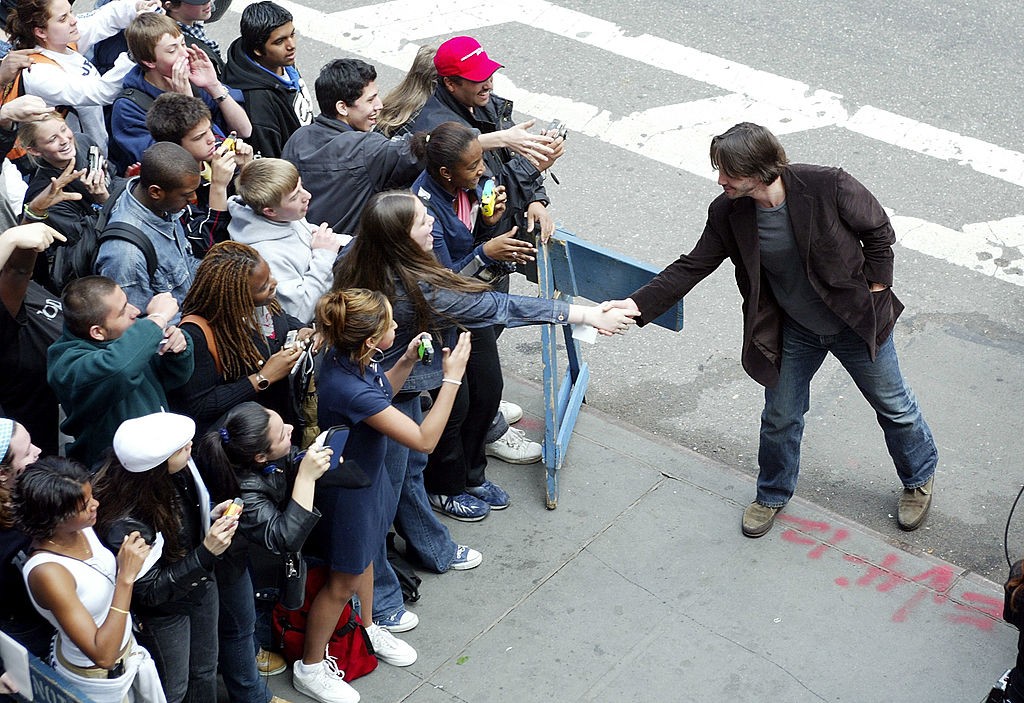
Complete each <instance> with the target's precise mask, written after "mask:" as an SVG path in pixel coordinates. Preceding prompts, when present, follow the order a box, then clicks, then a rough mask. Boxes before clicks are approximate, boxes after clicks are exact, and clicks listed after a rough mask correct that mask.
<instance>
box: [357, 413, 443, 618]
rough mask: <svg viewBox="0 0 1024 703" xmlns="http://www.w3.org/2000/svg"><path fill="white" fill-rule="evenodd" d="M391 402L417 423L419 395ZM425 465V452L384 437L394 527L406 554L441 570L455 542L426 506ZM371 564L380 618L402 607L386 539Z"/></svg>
mask: <svg viewBox="0 0 1024 703" xmlns="http://www.w3.org/2000/svg"><path fill="white" fill-rule="evenodd" d="M394 406H395V407H396V408H398V409H399V410H400V411H402V412H403V413H404V414H405V415H407V416H408V417H410V418H412V419H413V420H414V421H415V422H416V423H417V424H419V423H421V422H422V421H423V410H422V409H421V408H420V399H419V396H413V397H412V398H410V399H407V400H401V399H400V400H398V401H397V402H395V403H394ZM426 465H427V455H426V454H424V453H422V452H416V451H413V450H411V449H409V448H408V447H406V446H405V445H403V444H399V443H398V442H395V441H393V440H390V439H389V440H388V448H387V454H386V455H385V457H384V466H385V467H386V468H387V471H388V476H389V477H390V478H391V485H392V487H393V488H394V490H395V492H396V493H398V512H397V513H396V515H395V521H394V522H395V529H396V530H397V531H398V534H399V535H401V537H402V539H404V540H405V543H406V546H407V549H408V552H409V555H410V556H411V557H412V558H413V559H414V560H416V561H419V562H420V563H421V564H422V565H423V566H424V567H426V568H427V569H428V570H430V571H433V572H436V573H439V574H441V573H444V572H445V571H447V570H448V568H449V567H450V566H451V565H452V560H453V559H455V551H456V549H458V545H457V544H455V542H454V540H452V536H451V534H450V533H449V532H448V528H447V527H445V526H444V525H443V524H441V522H440V521H439V520H438V519H437V516H436V515H435V514H434V511H433V510H431V508H430V502H429V501H428V500H427V492H426V489H425V488H424V487H423V470H424V468H425V467H426ZM373 564H374V568H373V610H374V613H373V616H374V618H377V619H380V618H383V617H387V616H389V615H391V614H393V613H394V612H396V611H397V610H398V609H399V608H401V607H402V589H401V586H400V585H399V584H398V577H397V576H395V572H394V570H393V569H392V568H391V566H390V565H387V566H385V565H386V564H387V544H386V543H385V544H383V545H382V547H381V553H380V554H379V555H378V556H377V558H375V559H374V562H373ZM382 567H383V568H382Z"/></svg>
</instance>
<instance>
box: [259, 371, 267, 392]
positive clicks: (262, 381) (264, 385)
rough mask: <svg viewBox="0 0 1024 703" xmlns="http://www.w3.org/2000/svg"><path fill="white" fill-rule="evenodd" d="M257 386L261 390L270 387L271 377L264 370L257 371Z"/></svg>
mask: <svg viewBox="0 0 1024 703" xmlns="http://www.w3.org/2000/svg"><path fill="white" fill-rule="evenodd" d="M256 388H257V389H258V390H261V391H265V390H267V389H268V388H270V379H269V378H267V377H266V376H264V375H263V372H262V371H257V372H256Z"/></svg>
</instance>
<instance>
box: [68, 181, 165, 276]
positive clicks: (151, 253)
mask: <svg viewBox="0 0 1024 703" xmlns="http://www.w3.org/2000/svg"><path fill="white" fill-rule="evenodd" d="M127 183H128V182H127V181H122V182H121V183H120V184H119V185H118V187H117V188H115V189H114V192H113V193H111V194H110V197H108V198H107V202H105V203H103V209H102V210H100V216H99V219H98V220H97V222H96V227H95V228H92V227H90V228H86V230H85V231H84V232H82V236H81V238H80V239H79V240H78V241H77V242H75V243H74V244H70V245H67V246H60V247H57V249H56V251H55V252H54V255H53V264H52V265H51V267H50V279H51V280H52V281H53V286H54V289H55V290H58V291H60V290H64V286H66V285H67V284H68V283H70V282H71V281H73V280H75V279H77V278H82V277H83V276H91V275H92V274H93V273H94V272H95V270H96V256H97V254H98V253H99V250H100V244H102V243H103V242H105V241H107V240H108V239H123V240H124V241H126V242H131V243H132V244H134V245H135V246H136V247H138V248H139V249H141V250H142V254H143V255H144V256H145V257H146V272H147V273H148V274H149V277H150V278H152V277H153V274H154V273H155V272H156V268H157V263H158V259H157V255H156V248H155V247H154V246H153V242H152V241H151V240H150V239H149V237H147V236H146V235H145V234H144V233H143V232H142V230H140V229H139V228H138V227H135V226H133V225H129V224H126V223H124V222H111V223H110V224H108V223H107V221H108V220H109V219H110V211H111V210H113V209H114V203H116V202H117V199H118V198H120V197H121V195H122V194H123V193H124V190H125V186H126V185H127Z"/></svg>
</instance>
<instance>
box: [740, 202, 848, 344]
mask: <svg viewBox="0 0 1024 703" xmlns="http://www.w3.org/2000/svg"><path fill="white" fill-rule="evenodd" d="M757 236H758V240H759V241H760V248H761V268H762V269H764V272H765V276H766V277H767V278H768V283H769V285H771V287H772V293H774V294H775V299H776V300H777V301H778V302H779V305H781V306H782V309H783V310H784V311H785V312H786V314H787V315H789V317H791V318H792V319H793V320H794V321H795V322H796V323H797V324H799V325H802V326H803V327H806V328H807V329H808V330H810V331H811V332H813V333H815V334H820V335H832V334H838V333H839V332H841V331H842V330H843V329H844V328H845V327H846V324H845V323H844V322H843V321H842V320H840V319H839V317H837V316H836V314H835V313H834V312H832V311H831V310H830V309H829V308H828V306H827V305H825V301H823V300H822V299H821V296H819V295H818V293H817V292H816V291H815V290H814V287H813V286H811V282H810V281H809V280H808V279H807V272H806V270H805V268H804V259H803V257H802V256H801V255H800V250H799V249H798V248H797V245H796V238H795V237H794V236H793V223H791V222H790V221H789V209H788V208H787V207H786V203H782V204H781V205H778V206H776V207H772V208H762V207H758V208H757Z"/></svg>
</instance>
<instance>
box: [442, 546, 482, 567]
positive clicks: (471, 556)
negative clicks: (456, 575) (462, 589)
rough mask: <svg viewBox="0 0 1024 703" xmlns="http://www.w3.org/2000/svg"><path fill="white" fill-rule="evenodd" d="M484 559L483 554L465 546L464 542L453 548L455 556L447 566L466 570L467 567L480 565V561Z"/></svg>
mask: <svg viewBox="0 0 1024 703" xmlns="http://www.w3.org/2000/svg"><path fill="white" fill-rule="evenodd" d="M483 560H484V555H483V554H481V553H480V552H478V551H476V550H475V549H473V548H471V547H467V546H466V545H464V544H460V545H459V546H458V548H457V549H456V550H455V558H454V559H452V565H451V566H450V567H448V568H450V569H455V570H456V571H466V570H467V569H475V568H476V567H478V566H480V562H482V561H483Z"/></svg>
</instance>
